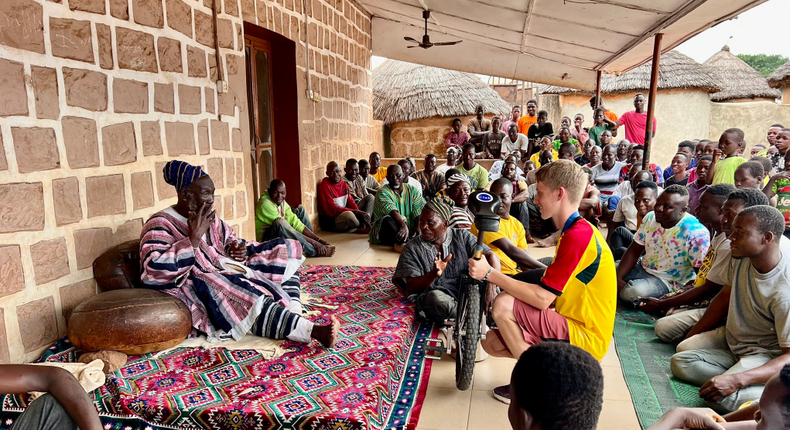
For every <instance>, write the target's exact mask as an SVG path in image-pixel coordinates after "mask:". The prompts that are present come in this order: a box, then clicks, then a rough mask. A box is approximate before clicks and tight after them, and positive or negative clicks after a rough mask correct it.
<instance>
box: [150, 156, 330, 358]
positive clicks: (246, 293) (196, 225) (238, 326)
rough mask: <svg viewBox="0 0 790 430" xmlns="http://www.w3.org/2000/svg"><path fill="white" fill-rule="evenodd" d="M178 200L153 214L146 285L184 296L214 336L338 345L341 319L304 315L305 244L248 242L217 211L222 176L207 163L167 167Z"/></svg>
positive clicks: (197, 321) (196, 322)
mask: <svg viewBox="0 0 790 430" xmlns="http://www.w3.org/2000/svg"><path fill="white" fill-rule="evenodd" d="M163 174H164V177H165V181H166V182H167V183H168V184H170V185H172V186H174V187H175V188H176V190H177V192H178V202H177V203H176V204H175V205H174V206H171V207H169V208H167V209H165V210H163V211H160V212H157V213H155V214H154V215H152V216H151V218H149V219H148V221H147V222H146V223H145V226H144V227H143V232H142V236H141V237H142V238H141V240H140V260H141V262H142V271H143V273H142V281H143V284H145V287H146V288H150V289H154V290H159V291H162V292H164V293H167V294H170V295H172V296H174V297H177V298H178V299H180V300H181V301H182V302H184V304H185V305H186V306H187V308H188V309H189V311H190V312H191V313H192V326H193V327H194V328H195V329H197V330H198V331H200V332H202V333H204V334H206V336H207V337H208V339H209V341H215V342H219V341H224V340H229V339H236V340H239V339H241V338H242V337H244V336H245V335H247V334H248V333H252V334H255V335H258V336H262V337H268V338H270V339H289V340H292V341H295V342H303V343H310V342H311V341H312V339H316V340H318V341H320V342H321V343H322V344H323V345H324V346H326V347H332V346H333V345H334V342H335V339H336V338H337V330H338V322H337V320H335V319H334V317H332V322H331V323H330V324H327V325H318V324H313V323H312V322H310V321H308V320H307V319H305V318H303V317H302V305H301V303H300V301H299V289H300V288H299V272H298V270H299V267H300V266H301V264H302V261H304V257H303V256H302V246H301V244H300V243H299V241H296V240H293V239H285V238H278V239H275V240H271V241H268V242H264V243H258V242H245V241H244V240H242V239H238V238H237V237H236V233H235V232H234V231H233V229H232V228H230V226H229V225H228V224H227V223H226V222H224V221H222V220H221V219H219V217H218V216H216V214H215V211H214V210H212V206H213V204H214V182H213V181H212V180H211V178H210V177H209V176H208V175H207V174H206V173H205V172H204V171H203V169H202V168H201V167H200V166H191V165H189V164H188V163H186V162H183V161H177V160H173V161H170V162H168V163H167V164H166V165H165V168H164V170H163Z"/></svg>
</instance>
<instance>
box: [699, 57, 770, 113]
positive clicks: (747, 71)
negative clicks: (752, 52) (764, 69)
mask: <svg viewBox="0 0 790 430" xmlns="http://www.w3.org/2000/svg"><path fill="white" fill-rule="evenodd" d="M702 64H703V65H705V66H707V67H708V71H710V73H711V75H713V77H714V78H716V80H717V81H718V82H719V84H721V86H722V90H721V91H720V92H718V93H715V94H711V95H710V99H711V100H713V101H714V102H721V101H726V100H732V99H749V98H769V99H777V98H779V97H781V96H782V94H781V92H779V90H777V89H774V88H771V87H770V86H768V81H767V80H766V79H765V78H764V77H763V75H761V74H760V72H758V71H757V70H754V69H753V68H752V66H750V65H748V64H746V62H745V61H743V60H741V59H740V58H738V57H736V56H735V55H734V54H733V53H732V52H730V47H729V46H727V45H724V47H723V48H721V51H719V52H717V53H715V54H713V56H712V57H710V58H708V60H707V61H705V62H704V63H702Z"/></svg>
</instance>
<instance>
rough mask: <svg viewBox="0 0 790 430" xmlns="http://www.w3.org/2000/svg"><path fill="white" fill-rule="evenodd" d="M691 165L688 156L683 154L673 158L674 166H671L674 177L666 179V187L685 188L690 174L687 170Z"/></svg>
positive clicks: (680, 153)
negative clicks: (678, 186)
mask: <svg viewBox="0 0 790 430" xmlns="http://www.w3.org/2000/svg"><path fill="white" fill-rule="evenodd" d="M688 165H689V160H688V156H687V155H686V154H684V153H682V152H678V153H677V154H675V156H674V157H672V164H670V165H669V167H670V169H672V176H670V177H668V178H666V179H664V186H667V187H668V186H670V185H680V186H683V187H685V186H686V184H688V181H689V173H688V171H686V168H687V167H688Z"/></svg>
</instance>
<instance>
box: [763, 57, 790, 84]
mask: <svg viewBox="0 0 790 430" xmlns="http://www.w3.org/2000/svg"><path fill="white" fill-rule="evenodd" d="M768 84H769V85H771V86H772V87H774V88H782V87H783V86H785V85H790V61H788V62H786V63H784V64H782V65H781V66H779V68H778V69H776V70H774V72H773V73H771V76H769V77H768Z"/></svg>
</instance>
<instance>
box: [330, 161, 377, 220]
mask: <svg viewBox="0 0 790 430" xmlns="http://www.w3.org/2000/svg"><path fill="white" fill-rule="evenodd" d="M326 176H327V177H326V178H324V179H323V180H322V181H321V183H320V184H318V223H319V225H320V226H321V228H322V229H323V230H327V231H339V232H344V231H349V230H351V231H352V232H358V233H367V232H368V231H370V217H369V216H368V214H366V213H365V212H363V211H361V210H359V207H358V206H357V204H356V203H354V198H353V197H352V196H351V192H350V190H349V188H348V184H347V183H346V181H344V180H343V175H342V174H341V173H340V166H338V164H337V163H336V162H334V161H330V162H329V163H328V164H327V165H326Z"/></svg>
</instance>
